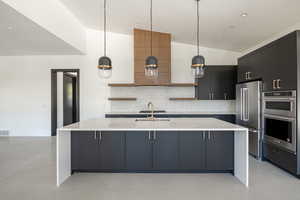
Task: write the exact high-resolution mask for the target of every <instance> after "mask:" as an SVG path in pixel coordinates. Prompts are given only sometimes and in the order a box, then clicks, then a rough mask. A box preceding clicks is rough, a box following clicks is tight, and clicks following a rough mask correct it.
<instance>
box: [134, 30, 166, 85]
mask: <svg viewBox="0 0 300 200" xmlns="http://www.w3.org/2000/svg"><path fill="white" fill-rule="evenodd" d="M152 54H153V56H156V57H157V59H158V64H159V76H158V80H151V79H148V78H147V77H145V60H146V58H147V57H148V56H150V55H151V32H150V31H146V30H140V29H134V80H135V84H138V85H160V84H168V83H170V82H171V34H168V33H159V32H152Z"/></svg>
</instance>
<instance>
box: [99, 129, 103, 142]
mask: <svg viewBox="0 0 300 200" xmlns="http://www.w3.org/2000/svg"><path fill="white" fill-rule="evenodd" d="M101 141H102V132H101V131H100V133H99V144H100V143H101Z"/></svg>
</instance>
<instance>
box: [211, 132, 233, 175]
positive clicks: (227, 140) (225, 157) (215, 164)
mask: <svg viewBox="0 0 300 200" xmlns="http://www.w3.org/2000/svg"><path fill="white" fill-rule="evenodd" d="M206 144H207V146H206V168H207V169H208V170H233V169H234V133H233V132H230V131H229V132H207V143H206Z"/></svg>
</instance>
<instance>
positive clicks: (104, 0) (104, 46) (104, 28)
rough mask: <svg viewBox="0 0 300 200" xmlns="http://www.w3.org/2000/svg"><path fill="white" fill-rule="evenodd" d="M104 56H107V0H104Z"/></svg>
mask: <svg viewBox="0 0 300 200" xmlns="http://www.w3.org/2000/svg"><path fill="white" fill-rule="evenodd" d="M104 56H106V0H104Z"/></svg>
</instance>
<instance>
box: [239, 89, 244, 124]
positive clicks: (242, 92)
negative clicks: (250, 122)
mask: <svg viewBox="0 0 300 200" xmlns="http://www.w3.org/2000/svg"><path fill="white" fill-rule="evenodd" d="M240 93H241V105H240V106H241V113H240V116H241V121H243V115H244V88H241V92H240Z"/></svg>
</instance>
